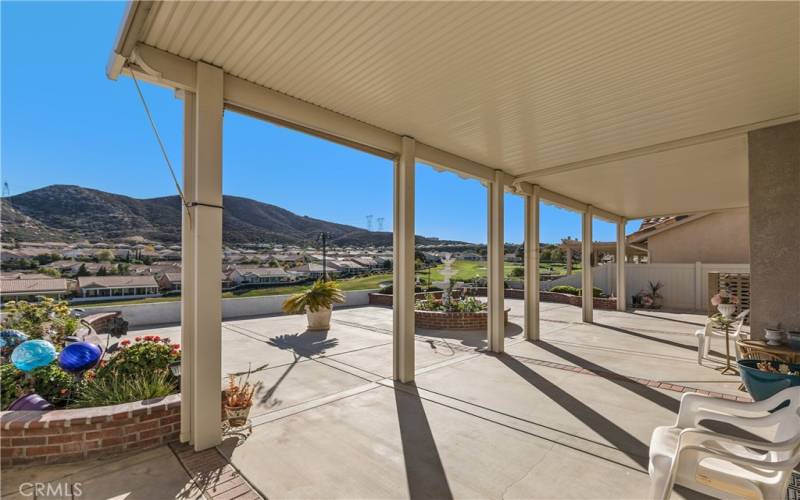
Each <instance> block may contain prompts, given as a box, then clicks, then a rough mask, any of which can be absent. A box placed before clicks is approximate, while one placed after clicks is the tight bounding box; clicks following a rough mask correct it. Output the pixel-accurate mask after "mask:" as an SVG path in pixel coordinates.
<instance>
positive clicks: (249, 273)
mask: <svg viewBox="0 0 800 500" xmlns="http://www.w3.org/2000/svg"><path fill="white" fill-rule="evenodd" d="M228 277H229V279H230V280H231V281H232V282H233V283H235V284H237V285H273V284H276V283H288V282H289V281H291V276H290V275H289V273H287V272H286V271H284V270H283V269H282V268H280V267H251V268H237V269H234V270H233V272H231V273H230V274H229V275H228Z"/></svg>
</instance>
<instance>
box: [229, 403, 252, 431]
mask: <svg viewBox="0 0 800 500" xmlns="http://www.w3.org/2000/svg"><path fill="white" fill-rule="evenodd" d="M251 407H252V405H250V406H227V405H225V406H224V408H225V420H227V421H228V424H230V426H231V427H241V426H243V425H245V424H246V423H247V417H248V416H250V408H251Z"/></svg>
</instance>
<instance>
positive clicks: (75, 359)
mask: <svg viewBox="0 0 800 500" xmlns="http://www.w3.org/2000/svg"><path fill="white" fill-rule="evenodd" d="M102 355H103V352H102V350H100V348H99V347H97V346H96V345H95V344H92V343H90V342H75V343H74V344H70V345H68V346H67V347H65V348H64V350H63V351H61V354H59V356H58V366H60V367H61V368H62V369H63V370H64V371H68V372H71V373H75V372H82V371H83V370H88V369H89V368H91V367H93V366H94V365H96V364H97V362H98V361H99V360H100V356H102Z"/></svg>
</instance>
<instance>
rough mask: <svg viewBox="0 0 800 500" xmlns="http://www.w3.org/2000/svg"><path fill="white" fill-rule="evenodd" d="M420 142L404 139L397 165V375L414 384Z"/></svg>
mask: <svg viewBox="0 0 800 500" xmlns="http://www.w3.org/2000/svg"><path fill="white" fill-rule="evenodd" d="M415 169H416V142H415V141H414V139H413V138H411V137H403V144H402V151H401V153H400V157H399V158H397V160H396V161H395V165H394V247H393V250H394V270H393V274H394V311H393V314H394V322H393V325H392V333H393V348H392V352H393V373H394V379H395V380H398V381H400V382H403V383H409V382H413V381H414V335H415V326H414V287H415V280H414V173H415Z"/></svg>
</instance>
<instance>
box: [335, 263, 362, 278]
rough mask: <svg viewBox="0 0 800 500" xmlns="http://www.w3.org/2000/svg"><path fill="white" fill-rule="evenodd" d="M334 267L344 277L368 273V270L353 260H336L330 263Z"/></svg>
mask: <svg viewBox="0 0 800 500" xmlns="http://www.w3.org/2000/svg"><path fill="white" fill-rule="evenodd" d="M328 264H329V265H331V266H332V267H334V268H336V269H338V270H339V272H340V273H341V274H342V275H345V276H356V275H359V274H364V273H366V272H367V271H368V269H367V268H366V267H364V266H362V265H361V264H357V263H355V262H353V261H352V260H334V261H330V262H329V263H328Z"/></svg>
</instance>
